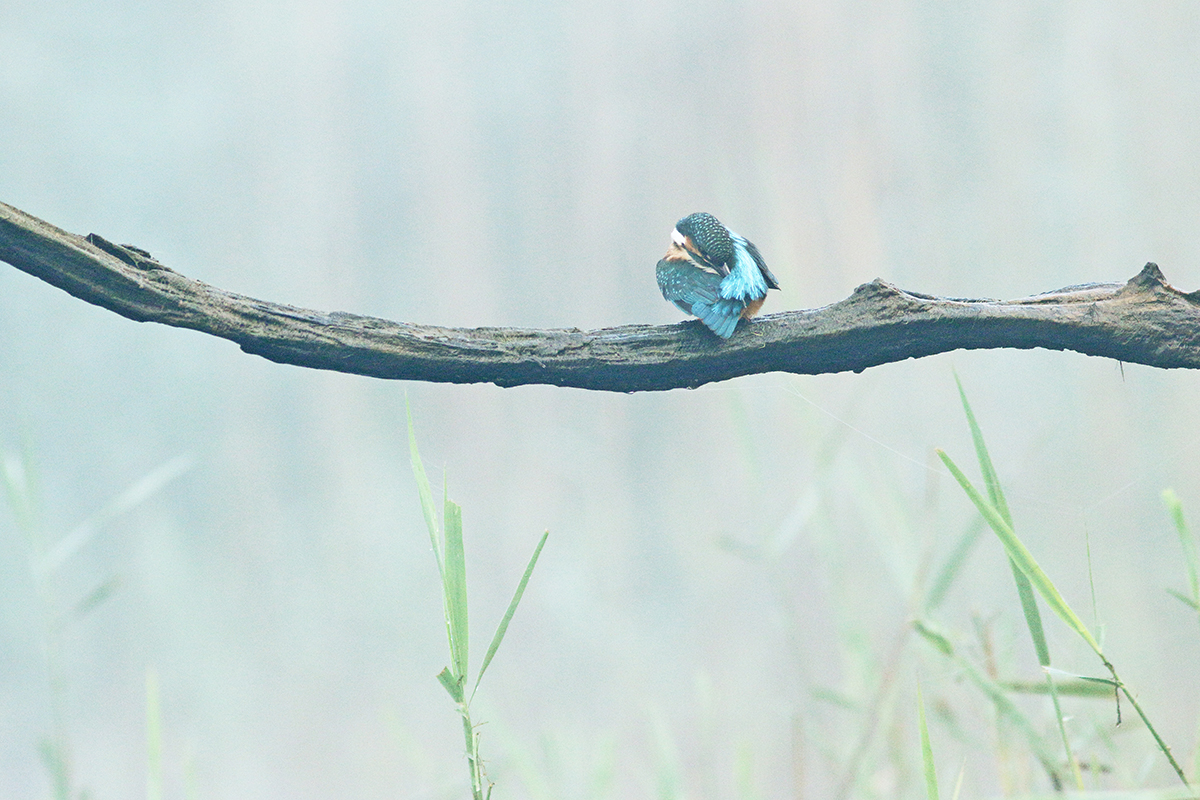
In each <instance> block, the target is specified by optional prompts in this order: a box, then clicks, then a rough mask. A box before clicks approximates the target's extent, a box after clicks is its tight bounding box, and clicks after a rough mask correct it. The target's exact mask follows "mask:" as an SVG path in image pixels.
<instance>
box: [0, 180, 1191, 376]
mask: <svg viewBox="0 0 1200 800" xmlns="http://www.w3.org/2000/svg"><path fill="white" fill-rule="evenodd" d="M0 259H3V260H4V261H7V262H9V263H10V264H12V265H13V266H15V267H16V268H17V269H20V270H23V271H25V272H28V273H29V274H31V275H34V276H36V277H38V278H41V279H42V280H44V281H46V282H47V283H50V284H53V285H54V286H57V287H59V288H60V289H62V290H64V291H66V292H68V293H70V294H72V295H74V296H75V297H78V298H79V299H81V300H86V301H87V302H89V303H93V304H95V305H98V306H101V307H103V308H107V309H109V310H110V311H115V312H116V313H118V314H121V315H122V316H125V317H128V318H130V319H133V320H137V321H139V322H159V323H162V324H164V325H174V326H176V327H180V328H191V329H193V330H198V331H203V332H205V333H210V334H212V335H214V336H220V337H222V338H225V339H229V340H230V341H233V342H236V343H237V344H238V345H239V346H240V347H241V348H242V350H244V351H246V352H247V353H254V354H256V355H260V356H263V357H264V358H268V359H270V360H272V361H276V362H279V363H281V364H294V365H296V366H301V367H312V368H314V369H328V370H335V371H338V372H349V373H353V374H358V375H369V376H371V377H376V378H389V379H403V380H419V381H439V382H449V383H495V384H497V385H499V386H519V385H522V384H534V383H543V384H553V385H555V386H573V387H577V388H580V389H597V390H604V391H614V392H635V391H657V390H663V389H675V388H682V387H688V388H694V387H697V386H701V385H703V384H705V383H710V382H712V381H722V380H728V379H730V378H735V377H738V376H741V375H752V374H756V373H763V372H792V373H797V374H806V375H815V374H819V373H827V372H843V371H847V370H853V371H855V372H861V371H862V370H864V369H866V368H867V367H873V366H876V365H878V364H886V363H888V362H892V361H901V360H903V359H906V358H920V357H922V356H928V355H933V354H935V353H943V352H946V351H949V350H957V349H979V348H993V347H1016V348H1033V347H1043V348H1046V349H1050V350H1075V351H1077V352H1080V353H1085V354H1087V355H1092V356H1101V357H1105V358H1114V359H1117V360H1119V361H1125V362H1130V363H1136V364H1146V365H1149V366H1153V367H1164V368H1174V367H1187V368H1191V369H1195V368H1198V367H1200V292H1192V293H1184V292H1181V291H1179V290H1178V289H1175V288H1173V287H1171V286H1169V285H1168V284H1167V283H1166V281H1165V280H1164V279H1163V275H1162V272H1160V271H1159V269H1158V267H1157V266H1156V265H1155V264H1152V263H1151V264H1147V265H1146V266H1145V268H1143V269H1142V271H1141V272H1140V273H1138V274H1137V275H1136V276H1135V277H1133V278H1132V279H1131V280H1129V281H1128V282H1127V283H1124V284H1120V283H1090V284H1084V285H1080V286H1069V287H1067V288H1065V289H1060V290H1058V291H1056V292H1050V293H1047V294H1040V295H1034V296H1032V297H1025V298H1021V299H1018V300H1006V301H999V300H986V299H984V300H966V299H959V298H946V297H934V296H931V295H926V294H920V293H918V292H909V291H905V290H903V289H899V288H897V287H895V286H893V285H892V284H890V283H886V282H884V281H881V280H874V281H872V282H870V283H866V284H863V285H862V286H860V287H858V288H857V289H855V290H854V293H853V294H852V295H850V297H848V298H846V299H845V300H842V301H840V302H837V303H834V304H832V305H829V306H825V307H824V308H818V309H811V310H805V311H787V312H783V313H779V314H770V315H767V316H764V317H759V318H757V319H754V320H751V321H749V322H743V323H742V325H741V326H740V328H739V329H738V331H737V332H736V333H735V334H734V335H733V338H731V339H730V340H728V341H722V340H720V339H718V338H717V337H716V336H713V335H712V334H711V333H709V331H708V330H706V329H705V328H704V327H703V325H701V324H700V323H699V322H697V321H688V322H682V323H677V324H674V325H624V326H621V327H616V328H604V329H601V330H596V331H581V330H577V329H569V330H529V329H517V328H443V327H438V326H434V325H415V324H411V323H405V322H391V321H389V320H384V319H377V318H374V317H364V316H359V315H356V314H347V313H343V312H324V311H312V310H309V309H303V308H295V307H292V306H285V305H279V304H276V303H270V302H266V301H263V300H256V299H254V298H252V297H246V296H244V295H239V294H234V293H232V292H226V291H223V290H221V289H218V288H216V287H214V286H209V285H207V284H204V283H201V282H200V281H196V280H192V279H190V278H187V277H184V276H183V275H180V274H179V273H178V272H175V271H174V270H171V269H169V268H168V267H166V266H164V265H162V264H160V263H159V262H158V261H156V260H154V258H153V257H151V256H150V254H149V253H146V252H145V251H143V250H140V249H139V248H136V247H134V246H132V245H115V244H112V243H111V242H109V241H107V240H105V239H103V238H102V237H100V236H97V235H96V234H89V235H88V236H87V237H81V236H78V235H76V234H72V233H68V232H66V231H63V230H60V229H59V228H56V227H54V226H53V225H51V224H49V223H47V222H44V221H42V220H40V219H38V218H36V217H34V216H31V215H29V214H26V213H25V212H23V211H21V210H19V209H16V208H13V207H12V206H8V205H5V204H3V203H0Z"/></svg>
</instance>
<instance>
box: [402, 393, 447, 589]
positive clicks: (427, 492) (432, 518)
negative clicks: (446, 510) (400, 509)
mask: <svg viewBox="0 0 1200 800" xmlns="http://www.w3.org/2000/svg"><path fill="white" fill-rule="evenodd" d="M404 411H405V414H406V415H407V416H408V457H409V460H410V461H411V462H412V471H413V477H414V478H416V480H417V494H418V495H419V496H420V498H421V513H422V514H424V516H425V527H426V528H428V529H429V543H430V545H431V546H432V547H433V557H434V558H435V559H437V567H438V575H439V576H441V577H442V580H443V581H445V572H446V570H445V567H443V566H442V541H441V539H442V537H441V529H440V528H439V527H438V521H437V511H436V510H435V509H434V505H433V489H432V488H430V486H429V478H428V476H426V475H425V465H424V464H422V463H421V454H420V453H419V452H418V451H417V434H416V431H415V430H414V428H413V419H412V406H410V405H409V404H408V400H407V399H406V400H405V401H404Z"/></svg>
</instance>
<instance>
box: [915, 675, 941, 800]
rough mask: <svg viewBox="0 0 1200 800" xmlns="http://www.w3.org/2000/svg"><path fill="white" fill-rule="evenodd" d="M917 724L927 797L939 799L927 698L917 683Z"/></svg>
mask: <svg viewBox="0 0 1200 800" xmlns="http://www.w3.org/2000/svg"><path fill="white" fill-rule="evenodd" d="M917 725H918V727H920V729H921V763H922V764H923V765H924V767H925V797H926V798H928V800H938V785H937V769H936V768H935V766H934V763H933V745H931V744H930V743H929V726H928V725H926V724H925V698H924V696H923V695H922V694H921V685H920V684H917Z"/></svg>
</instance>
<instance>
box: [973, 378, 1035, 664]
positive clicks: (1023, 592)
mask: <svg viewBox="0 0 1200 800" xmlns="http://www.w3.org/2000/svg"><path fill="white" fill-rule="evenodd" d="M954 383H955V385H956V386H958V397H959V400H961V401H962V407H963V412H964V413H965V414H966V417H967V427H968V428H970V429H971V441H972V442H974V444H975V457H976V459H977V460H978V461H979V473H980V475H982V476H983V483H984V486H986V487H987V492H988V498H989V499H990V500H991V502H992V506H994V507H995V509H996V511H997V513H999V514H1000V517H1001V519H1003V520H1004V521H1005V522H1006V523H1008V527H1009V528H1013V527H1014V526H1013V519H1012V513H1011V512H1010V511H1009V510H1008V501H1007V500H1005V499H1004V490H1003V489H1002V488H1001V486H1000V476H999V475H997V474H996V467H995V465H994V464H992V457H991V455H990V454H989V453H988V449H987V443H986V442H985V441H984V440H983V430H982V429H981V428H980V427H979V422H978V421H977V420H976V419H975V412H974V411H972V410H971V403H970V402H969V401H968V400H967V393H966V391H965V390H964V389H963V385H962V381H961V380H959V378H958V373H957V372H955V373H954ZM1009 566H1010V567H1011V568H1012V574H1013V581H1014V582H1015V583H1016V585H1017V597H1018V598H1020V600H1021V612H1022V613H1023V614H1024V615H1025V625H1026V627H1028V628H1029V635H1030V637H1031V638H1032V639H1033V649H1034V651H1035V652H1036V653H1037V659H1038V663H1039V664H1041V665H1042V666H1043V667H1048V666H1050V647H1049V645H1047V644H1046V631H1045V629H1044V628H1043V627H1042V613H1041V611H1039V610H1038V605H1037V600H1036V599H1035V598H1034V596H1033V588H1032V587H1031V586H1030V584H1029V579H1028V578H1027V577H1026V576H1025V574H1024V573H1023V572H1022V571H1021V570H1020V569H1019V568H1018V567H1017V565H1016V564H1015V563H1013V562H1012V558H1011V557H1010V558H1009Z"/></svg>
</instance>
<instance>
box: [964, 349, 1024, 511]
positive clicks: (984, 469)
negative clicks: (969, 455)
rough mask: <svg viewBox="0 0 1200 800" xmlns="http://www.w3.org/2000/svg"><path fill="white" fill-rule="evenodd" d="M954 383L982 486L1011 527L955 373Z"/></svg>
mask: <svg viewBox="0 0 1200 800" xmlns="http://www.w3.org/2000/svg"><path fill="white" fill-rule="evenodd" d="M954 383H955V385H956V386H958V398H959V400H961V401H962V406H963V411H964V412H966V415H967V427H969V428H970V429H971V441H972V442H974V443H975V456H976V458H978V459H979V472H980V474H981V475H983V484H984V486H986V487H987V491H988V497H989V498H991V501H992V505H994V506H995V507H996V510H997V511H999V512H1000V516H1002V517H1004V521H1005V522H1007V523H1008V524H1009V526H1010V527H1011V526H1012V514H1010V513H1009V511H1008V501H1006V500H1005V499H1004V491H1003V490H1002V489H1001V488H1000V478H999V477H998V476H997V475H996V468H995V467H994V466H993V465H992V457H991V456H990V455H989V454H988V449H987V444H985V443H984V441H983V430H982V429H981V428H980V427H979V423H978V422H976V420H975V412H973V411H972V410H971V404H970V403H969V402H967V393H966V391H965V390H964V389H963V385H962V381H961V380H959V378H958V373H957V372H955V373H954Z"/></svg>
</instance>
